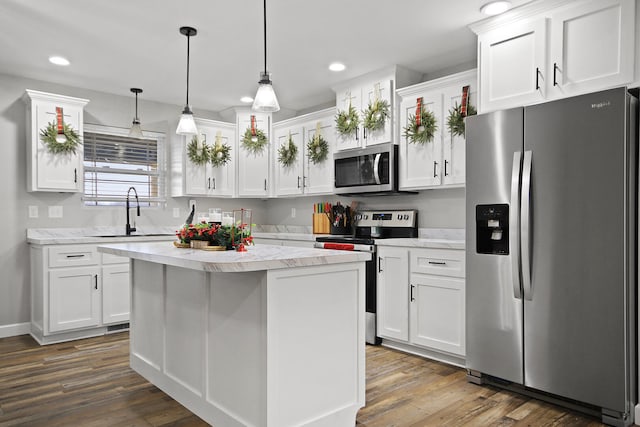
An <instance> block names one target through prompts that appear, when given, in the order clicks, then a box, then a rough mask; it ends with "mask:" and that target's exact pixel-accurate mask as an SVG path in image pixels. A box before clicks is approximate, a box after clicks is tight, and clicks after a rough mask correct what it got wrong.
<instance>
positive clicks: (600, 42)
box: [547, 0, 635, 97]
mask: <svg viewBox="0 0 640 427" xmlns="http://www.w3.org/2000/svg"><path fill="white" fill-rule="evenodd" d="M634 17H635V10H634V1H633V0H593V1H589V2H580V3H578V4H577V5H576V6H574V7H571V8H569V9H566V10H562V11H560V12H558V13H555V14H553V15H552V16H551V41H550V45H551V46H550V48H551V55H550V64H549V65H550V73H549V74H550V78H549V79H547V80H548V87H549V88H550V90H552V95H553V96H554V97H564V96H568V95H575V94H578V93H586V92H592V91H596V90H601V89H606V88H609V87H613V86H620V85H624V84H627V83H630V82H631V81H633V67H634V62H633V55H632V54H631V52H632V51H633V42H634V34H635V28H634Z"/></svg>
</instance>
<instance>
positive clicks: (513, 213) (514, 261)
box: [509, 151, 522, 299]
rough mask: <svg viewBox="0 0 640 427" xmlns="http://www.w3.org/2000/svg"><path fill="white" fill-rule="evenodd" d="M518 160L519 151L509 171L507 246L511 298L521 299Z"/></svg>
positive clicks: (514, 154)
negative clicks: (509, 258)
mask: <svg viewBox="0 0 640 427" xmlns="http://www.w3.org/2000/svg"><path fill="white" fill-rule="evenodd" d="M520 158H521V154H520V152H519V151H516V152H515V153H513V166H512V169H511V210H510V214H509V246H510V247H511V274H512V280H511V283H512V285H513V297H514V298H518V299H522V284H521V280H520V233H519V231H520V230H519V226H518V218H519V216H520V212H519V211H520V199H519V196H520Z"/></svg>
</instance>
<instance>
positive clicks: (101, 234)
mask: <svg viewBox="0 0 640 427" xmlns="http://www.w3.org/2000/svg"><path fill="white" fill-rule="evenodd" d="M143 240H144V241H167V240H177V239H176V228H175V227H170V226H161V227H158V226H155V227H144V228H142V227H138V229H137V230H136V231H135V232H134V233H132V235H131V236H126V235H125V231H124V227H82V228H29V229H27V243H30V244H33V245H69V244H83V243H107V242H135V241H143Z"/></svg>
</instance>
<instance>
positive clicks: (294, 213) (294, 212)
mask: <svg viewBox="0 0 640 427" xmlns="http://www.w3.org/2000/svg"><path fill="white" fill-rule="evenodd" d="M295 217H296V208H291V218H295Z"/></svg>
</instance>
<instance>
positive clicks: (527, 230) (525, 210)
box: [520, 151, 532, 301]
mask: <svg viewBox="0 0 640 427" xmlns="http://www.w3.org/2000/svg"><path fill="white" fill-rule="evenodd" d="M531 166H532V158H531V151H525V152H524V161H523V162H522V195H521V196H520V206H521V207H520V253H521V255H522V289H523V290H524V298H525V299H527V300H529V301H531V298H532V295H531V227H530V224H531Z"/></svg>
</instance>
